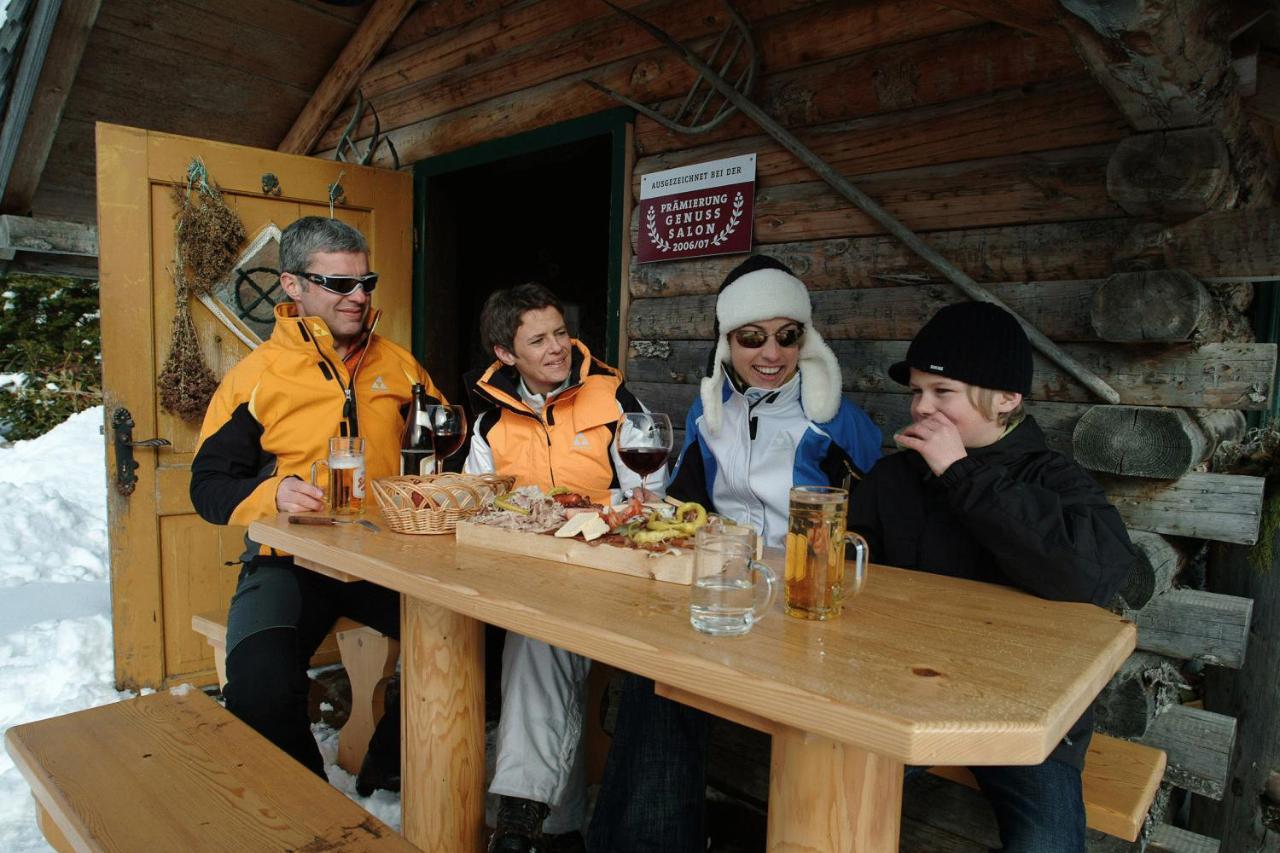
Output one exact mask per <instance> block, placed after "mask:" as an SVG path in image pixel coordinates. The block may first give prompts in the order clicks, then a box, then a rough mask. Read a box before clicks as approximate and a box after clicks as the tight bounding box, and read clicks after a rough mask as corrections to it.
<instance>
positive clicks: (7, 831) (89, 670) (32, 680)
mask: <svg viewBox="0 0 1280 853" xmlns="http://www.w3.org/2000/svg"><path fill="white" fill-rule="evenodd" d="M0 2H3V0H0ZM101 425H102V409H101V408H100V407H99V408H94V409H90V410H88V411H84V412H81V413H79V414H77V415H73V416H72V417H70V418H68V419H67V421H66V422H65V423H63V424H61V425H60V426H58V427H55V428H54V429H53V430H51V431H49V432H48V433H46V434H45V435H43V436H41V437H39V438H36V439H33V440H31V441H20V442H17V443H15V444H13V445H12V446H10V447H5V448H0V506H3V507H4V511H3V512H0V734H3V732H4V730H6V729H8V728H9V726H12V725H16V724H18V723H24V722H28V721H31V720H39V719H43V718H45V717H52V716H56V715H58V714H65V713H69V712H71V711H77V710H80V709H82V708H91V707H94V706H97V705H103V704H106V703H108V702H115V701H117V700H119V699H125V698H128V697H129V696H131V695H132V694H129V693H120V692H118V691H116V689H115V687H114V685H113V684H112V679H113V675H112V657H111V648H112V645H111V595H110V585H109V576H110V575H109V562H108V550H107V483H106V466H105V462H104V452H105V451H104V444H103V442H104V439H103V437H102V435H101V433H100V431H99V428H100V426H101ZM315 731H316V736H317V738H318V739H319V741H320V749H321V752H322V754H323V755H324V758H325V762H326V764H328V765H330V766H329V767H328V774H329V781H330V782H331V783H332V784H333V785H334V786H335V787H337V788H339V789H340V790H342V791H343V792H344V793H346V794H347V795H348V796H349V797H351V798H352V799H354V800H356V801H357V802H359V803H360V804H361V805H362V806H364V807H365V808H366V809H368V810H369V811H371V812H373V813H374V814H375V815H377V816H378V817H379V818H381V819H382V820H383V821H385V822H386V823H388V824H391V825H392V826H395V827H397V828H398V827H399V825H400V798H399V795H396V794H390V793H387V792H386V791H379V792H377V793H376V794H374V795H373V796H372V797H370V798H368V799H367V800H366V799H363V798H361V797H358V796H357V795H356V794H355V780H354V778H353V777H352V776H351V775H350V774H348V773H346V772H344V771H343V770H342V769H341V768H339V767H337V766H336V765H334V761H335V760H336V759H337V751H338V738H337V733H336V732H335V731H334V730H333V729H331V728H329V727H327V726H323V725H321V726H317V727H316V729H315ZM50 849H51V848H50V847H49V846H48V844H46V843H45V841H44V837H43V836H42V835H41V834H40V830H39V829H37V828H36V822H35V811H34V808H33V806H32V800H31V792H30V788H28V786H27V783H26V781H25V780H24V779H23V778H22V774H20V773H19V772H18V770H17V768H16V767H15V766H14V764H13V762H12V761H11V760H10V759H9V755H8V753H6V752H3V751H0V850H4V851H6V853H26V851H37V850H38V851H47V850H50Z"/></svg>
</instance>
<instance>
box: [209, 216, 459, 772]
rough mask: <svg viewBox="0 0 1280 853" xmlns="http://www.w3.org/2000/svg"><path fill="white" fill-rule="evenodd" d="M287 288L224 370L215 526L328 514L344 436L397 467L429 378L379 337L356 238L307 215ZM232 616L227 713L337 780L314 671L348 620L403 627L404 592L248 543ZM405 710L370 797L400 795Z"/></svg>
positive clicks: (375, 755)
mask: <svg viewBox="0 0 1280 853" xmlns="http://www.w3.org/2000/svg"><path fill="white" fill-rule="evenodd" d="M280 266H281V270H282V271H281V273H280V284H281V287H282V288H283V290H284V292H285V294H286V295H287V296H288V297H289V301H287V302H284V303H281V304H280V305H277V306H276V309H275V328H274V329H273V330H272V333H271V337H270V339H269V340H267V341H266V342H264V343H263V344H262V345H261V346H259V347H258V348H257V349H255V350H254V351H253V352H251V353H250V354H249V355H248V356H246V357H245V358H244V359H243V360H242V361H241V362H240V363H238V364H237V365H235V366H234V367H233V368H231V370H229V371H228V372H227V375H226V376H225V377H223V380H222V382H221V384H220V385H219V386H218V390H217V392H216V393H215V394H214V396H213V399H212V400H211V401H210V403H209V408H208V411H207V412H206V413H205V418H204V423H203V425H202V427H201V429H200V444H199V446H198V448H197V451H196V456H195V459H194V461H193V462H192V465H191V501H192V503H193V504H194V505H195V508H196V511H197V512H199V513H200V515H201V517H203V518H204V519H205V520H206V521H210V522H212V523H214V524H235V525H248V524H249V523H250V522H252V521H253V520H254V519H258V518H264V517H269V516H274V515H275V514H276V513H277V512H281V511H284V512H311V511H322V510H324V509H326V504H325V495H324V492H323V491H322V490H321V489H319V488H316V487H315V486H313V485H311V483H310V472H311V466H312V464H313V463H315V462H318V461H320V460H323V459H325V458H326V456H327V454H328V442H329V439H330V438H333V437H357V436H358V437H362V438H364V439H365V480H366V482H367V481H368V480H369V479H372V478H376V477H386V476H390V475H393V474H396V473H398V471H399V453H400V433H401V429H402V427H403V424H404V415H403V408H402V407H405V406H407V404H408V403H409V402H410V400H411V399H412V388H413V385H415V384H422V385H424V386H425V387H426V388H427V393H428V395H431V396H434V397H435V398H436V399H437V401H443V400H442V397H441V395H440V392H439V391H437V390H436V387H435V385H434V383H432V381H431V377H430V376H428V375H427V372H426V371H425V370H424V369H423V368H422V366H421V365H419V364H418V362H417V361H416V360H415V359H414V358H413V356H412V355H411V354H410V353H408V352H407V351H406V350H404V349H403V348H401V347H399V346H396V345H395V344H393V343H391V342H390V341H388V340H386V339H384V338H382V337H380V336H378V335H377V334H375V333H374V329H375V328H376V326H377V321H378V314H377V312H374V313H373V315H372V316H370V310H369V309H370V301H369V300H370V294H371V293H372V292H373V290H374V288H375V287H376V286H377V282H378V276H377V273H372V272H370V271H369V248H368V244H367V243H366V242H365V239H364V237H363V235H361V234H360V232H359V231H357V230H356V229H354V228H352V227H351V226H349V225H346V224H344V223H342V222H339V221H338V220H335V219H326V218H323V217H318V216H308V217H304V218H302V219H299V220H298V221H296V222H294V223H293V224H291V225H290V226H289V227H288V228H286V229H285V230H284V232H283V233H282V234H281V235H280ZM246 546H247V547H246V550H245V553H244V554H243V555H242V556H241V558H240V560H241V563H242V564H243V565H242V567H241V570H240V577H239V581H238V583H237V586H236V591H235V594H234V595H233V596H232V599H231V605H230V609H229V611H228V614H227V645H226V648H227V661H226V675H227V684H226V687H225V688H224V690H223V694H224V696H225V697H226V700H227V709H228V710H230V711H231V712H232V713H234V714H235V715H236V716H238V717H240V718H241V719H242V720H244V721H245V722H247V723H248V724H249V725H250V726H252V727H253V728H254V729H256V730H257V731H258V732H260V733H261V734H262V735H264V736H265V737H266V738H267V739H268V740H270V741H271V742H272V743H274V744H276V745H277V746H278V747H280V748H281V749H283V750H284V751H285V752H287V753H289V754H290V755H291V756H293V757H294V758H295V759H296V760H298V761H299V762H301V763H302V764H304V765H306V766H307V767H309V768H310V769H311V770H313V771H314V772H315V773H316V774H317V775H319V776H320V777H321V778H322V779H323V778H325V772H324V762H323V760H322V759H321V756H320V750H319V749H318V748H317V746H316V742H315V739H314V738H313V737H312V734H311V725H310V720H309V718H308V696H309V692H310V682H309V680H308V678H307V667H308V665H309V662H310V660H311V655H312V654H313V653H314V652H315V650H316V648H317V647H318V646H319V644H320V642H321V641H322V640H323V639H324V637H325V635H326V634H328V633H329V630H330V629H331V628H332V627H333V623H334V621H335V620H336V619H338V618H339V617H341V616H346V617H349V618H351V619H355V620H356V621H359V622H362V623H364V624H366V625H368V626H370V627H372V628H374V629H376V630H378V631H381V632H382V633H384V634H387V635H389V636H391V637H396V638H398V637H399V636H400V619H399V612H400V604H399V596H397V595H396V594H395V593H393V592H390V591H388V590H386V589H383V588H382V587H379V586H376V585H374V584H369V583H364V582H357V583H349V584H344V583H341V582H338V581H334V580H332V579H330V578H327V577H324V576H322V575H318V574H315V573H313V572H310V571H307V570H306V569H302V568H299V567H297V566H295V565H294V562H293V558H292V557H291V556H289V555H288V554H282V553H280V552H279V551H274V550H272V549H269V548H264V547H262V546H260V545H258V543H256V542H253V541H251V540H249V539H248V537H246ZM399 730H400V713H399V706H398V705H397V704H396V703H391V704H390V705H388V707H387V712H386V714H385V715H384V716H383V718H382V720H381V721H380V722H379V723H378V726H377V728H376V730H375V731H374V734H373V737H372V738H371V739H370V742H369V751H368V753H367V757H366V758H365V762H364V766H363V767H362V768H361V770H360V774H359V776H358V778H357V781H356V788H357V790H358V791H359V792H360V793H361V794H362V795H364V796H368V795H369V794H371V793H373V790H374V789H375V788H388V789H391V790H399V788H400V731H399Z"/></svg>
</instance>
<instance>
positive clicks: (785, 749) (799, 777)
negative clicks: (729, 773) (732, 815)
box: [768, 729, 902, 853]
mask: <svg viewBox="0 0 1280 853" xmlns="http://www.w3.org/2000/svg"><path fill="white" fill-rule="evenodd" d="M901 814H902V763H901V762H898V761H894V760H893V759H889V758H884V757H883V756H879V755H876V754H875V753H871V752H867V751H866V750H862V749H858V748H856V747H852V746H848V745H847V744H842V743H837V742H836V741H833V740H829V739H828V738H824V737H819V736H818V735H813V734H807V733H805V732H801V731H797V730H795V729H784V730H782V731H775V732H774V734H773V755H772V758H771V761H770V767H769V846H768V849H769V851H770V853H784V851H785V853H800V851H804V853H815V851H832V853H897V850H898V827H899V825H900V823H901Z"/></svg>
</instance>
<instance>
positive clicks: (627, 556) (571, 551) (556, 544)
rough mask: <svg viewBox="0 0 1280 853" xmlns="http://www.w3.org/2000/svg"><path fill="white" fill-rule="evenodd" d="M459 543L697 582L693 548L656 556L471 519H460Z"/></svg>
mask: <svg viewBox="0 0 1280 853" xmlns="http://www.w3.org/2000/svg"><path fill="white" fill-rule="evenodd" d="M458 544H459V545H466V546H470V547H474V548H484V549H486V550H489V551H502V552H503V553H506V554H521V555H523V556H525V557H537V558H538V559H539V560H553V561H555V562H558V563H569V564H570V565H574V566H586V567H588V568H592V569H603V570H604V571H606V572H617V573H618V574H623V575H632V576H634V577H639V578H652V579H653V580H656V581H665V582H667V583H679V584H684V585H685V586H688V585H690V584H692V583H693V551H692V550H687V551H684V552H683V553H681V554H679V555H675V554H662V555H660V556H657V557H652V556H650V555H649V552H648V551H644V550H642V549H639V548H622V547H619V546H617V545H607V544H604V543H592V542H584V541H583V540H582V539H580V538H578V537H576V536H575V537H574V538H572V539H557V538H556V537H555V536H553V535H551V534H550V533H527V532H524V531H521V530H506V529H504V528H501V527H492V526H490V525H488V524H476V523H475V522H471V521H459V522H458Z"/></svg>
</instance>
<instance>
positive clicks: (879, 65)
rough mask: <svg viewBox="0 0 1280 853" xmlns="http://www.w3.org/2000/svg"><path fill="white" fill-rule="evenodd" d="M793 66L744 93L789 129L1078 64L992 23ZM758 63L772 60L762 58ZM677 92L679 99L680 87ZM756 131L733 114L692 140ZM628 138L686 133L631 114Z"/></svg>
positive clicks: (672, 138)
mask: <svg viewBox="0 0 1280 853" xmlns="http://www.w3.org/2000/svg"><path fill="white" fill-rule="evenodd" d="M876 8H877V9H879V8H880V7H879V5H877V7H876ZM877 29H878V28H877ZM797 65H798V66H799V67H795V68H794V70H791V71H783V72H782V73H776V72H773V73H770V74H768V75H767V76H766V77H765V78H764V79H763V80H762V81H761V82H760V84H759V85H758V86H757V88H756V91H755V92H754V93H753V95H752V98H753V99H754V100H755V102H756V103H757V104H759V105H760V107H761V108H762V109H763V110H764V111H765V112H767V113H768V114H769V115H771V116H773V117H774V118H775V119H776V120H777V121H778V122H780V123H781V124H782V125H783V126H785V127H791V128H798V127H809V126H814V125H824V124H830V123H832V122H837V121H846V120H849V119H854V118H860V117H865V116H870V115H876V114H879V113H887V112H893V111H896V110H902V109H911V108H915V107H922V106H926V105H929V104H940V103H948V102H952V101H957V100H959V99H961V98H971V97H975V96H978V95H985V94H990V93H992V92H1000V91H1004V90H1008V89H1012V88H1016V87H1019V86H1028V85H1034V84H1036V83H1044V82H1046V81H1050V80H1061V79H1064V78H1068V77H1073V76H1076V75H1078V74H1079V73H1080V70H1081V69H1080V60H1079V59H1078V58H1077V57H1076V56H1075V55H1074V54H1073V53H1072V52H1071V50H1070V49H1069V48H1068V47H1066V46H1064V45H1062V44H1057V43H1053V42H1049V41H1046V40H1045V39H1042V38H1037V37H1036V36H1032V35H1029V34H1026V33H1018V32H1014V31H1012V30H1009V29H1007V28H1005V27H1001V26H998V25H994V24H993V25H985V26H979V27H971V28H969V29H966V30H962V31H959V32H954V33H948V34H945V35H939V36H934V37H932V38H924V39H918V40H916V41H911V42H906V43H904V44H899V45H890V46H888V47H883V48H877V49H874V50H867V51H864V52H862V53H856V54H853V55H851V56H844V57H841V58H839V59H833V60H830V61H827V62H820V63H816V64H813V65H807V64H803V63H797ZM765 68H776V66H771V65H770V64H769V63H768V62H767V61H766V63H765ZM777 70H779V71H780V70H781V69H777ZM678 94H679V95H680V98H683V92H681V93H678ZM633 97H634V95H633ZM667 97H670V98H672V101H671V102H664V103H663V104H661V105H660V108H662V109H673V108H674V107H676V106H677V105H678V103H679V99H678V98H675V97H674V96H667ZM759 133H760V130H759V127H758V126H757V125H756V124H755V123H754V122H752V121H751V120H750V119H748V118H746V117H745V116H741V115H735V116H732V117H731V118H729V119H728V120H727V121H725V123H724V124H722V125H721V126H720V127H718V128H716V129H715V130H713V131H711V132H709V133H706V134H703V135H702V136H701V137H700V140H701V141H702V142H704V143H711V142H719V141H723V140H726V139H740V138H742V137H748V136H756V135H758V134H759ZM636 144H637V146H638V148H637V150H638V151H639V152H640V153H641V154H657V153H660V152H662V151H672V150H678V149H681V148H686V147H688V145H689V139H688V137H687V136H684V135H682V134H678V133H675V132H674V131H670V130H666V129H665V128H661V127H659V126H658V125H657V124H656V123H655V122H653V121H651V120H649V119H645V118H638V119H637V120H636Z"/></svg>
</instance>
